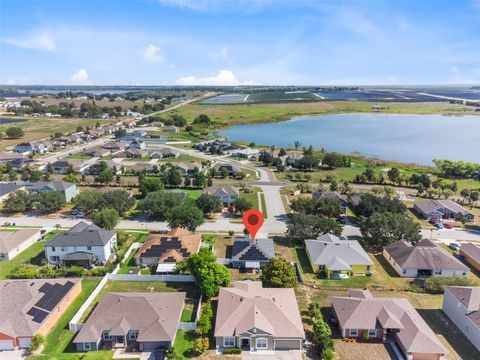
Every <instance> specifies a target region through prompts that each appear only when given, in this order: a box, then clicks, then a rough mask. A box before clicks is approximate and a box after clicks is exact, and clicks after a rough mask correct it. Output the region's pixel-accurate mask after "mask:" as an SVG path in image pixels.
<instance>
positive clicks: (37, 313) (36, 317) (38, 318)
mask: <svg viewBox="0 0 480 360" xmlns="http://www.w3.org/2000/svg"><path fill="white" fill-rule="evenodd" d="M48 314H49V313H48V312H46V311H44V310H42V309H39V308H37V307H32V308H30V310H28V311H27V315H30V316H32V317H33V319H32V321H34V322H36V323H39V324H41V323H42V322H43V320H45V318H46V317H47V316H48Z"/></svg>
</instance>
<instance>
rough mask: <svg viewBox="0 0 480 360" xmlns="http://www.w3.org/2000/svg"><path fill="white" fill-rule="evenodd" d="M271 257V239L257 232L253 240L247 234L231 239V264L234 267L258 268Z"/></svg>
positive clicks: (273, 252) (272, 251) (273, 251)
mask: <svg viewBox="0 0 480 360" xmlns="http://www.w3.org/2000/svg"><path fill="white" fill-rule="evenodd" d="M273 257H275V248H274V246H273V239H269V238H268V237H267V236H265V235H262V234H260V233H258V234H257V236H256V237H255V240H253V241H252V239H251V238H250V236H249V235H246V236H245V237H238V238H235V240H234V241H233V248H232V266H233V267H235V268H245V269H259V268H260V267H261V266H262V265H264V264H266V263H268V262H269V261H270V259H271V258H273Z"/></svg>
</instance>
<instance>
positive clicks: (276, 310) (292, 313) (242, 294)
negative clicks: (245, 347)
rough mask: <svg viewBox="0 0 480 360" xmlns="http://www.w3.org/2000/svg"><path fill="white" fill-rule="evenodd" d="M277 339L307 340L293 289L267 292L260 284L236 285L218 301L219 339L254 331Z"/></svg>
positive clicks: (270, 289) (228, 289) (249, 282)
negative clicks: (303, 338) (256, 330)
mask: <svg viewBox="0 0 480 360" xmlns="http://www.w3.org/2000/svg"><path fill="white" fill-rule="evenodd" d="M254 328H255V329H259V330H262V331H265V332H267V333H269V334H272V336H275V337H288V338H302V337H303V336H304V331H303V325H302V320H301V318H300V311H299V309H298V305H297V299H296V298H295V293H294V291H293V289H278V288H275V289H273V288H263V287H262V283H261V282H259V281H236V282H235V283H234V285H233V288H222V289H220V294H219V297H218V309H217V318H216V322H215V336H238V335H240V334H242V333H245V332H248V331H250V330H252V329H254Z"/></svg>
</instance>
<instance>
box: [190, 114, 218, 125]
mask: <svg viewBox="0 0 480 360" xmlns="http://www.w3.org/2000/svg"><path fill="white" fill-rule="evenodd" d="M211 124H213V121H212V119H210V118H209V117H208V116H207V115H205V114H200V115H198V116H197V117H196V118H195V119H194V120H193V125H211Z"/></svg>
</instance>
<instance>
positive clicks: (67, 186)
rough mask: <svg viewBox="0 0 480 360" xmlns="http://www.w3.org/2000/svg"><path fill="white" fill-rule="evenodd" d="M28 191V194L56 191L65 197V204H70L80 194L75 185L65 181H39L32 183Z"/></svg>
mask: <svg viewBox="0 0 480 360" xmlns="http://www.w3.org/2000/svg"><path fill="white" fill-rule="evenodd" d="M28 191H29V192H30V193H42V192H49V191H57V192H59V193H61V194H62V195H63V196H64V197H65V201H67V202H70V201H71V200H72V199H73V198H74V197H75V196H77V195H78V194H79V193H80V191H79V190H78V187H77V185H76V184H75V183H71V182H66V181H39V182H36V183H34V184H33V185H32V186H31V187H30V188H29V189H28Z"/></svg>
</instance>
